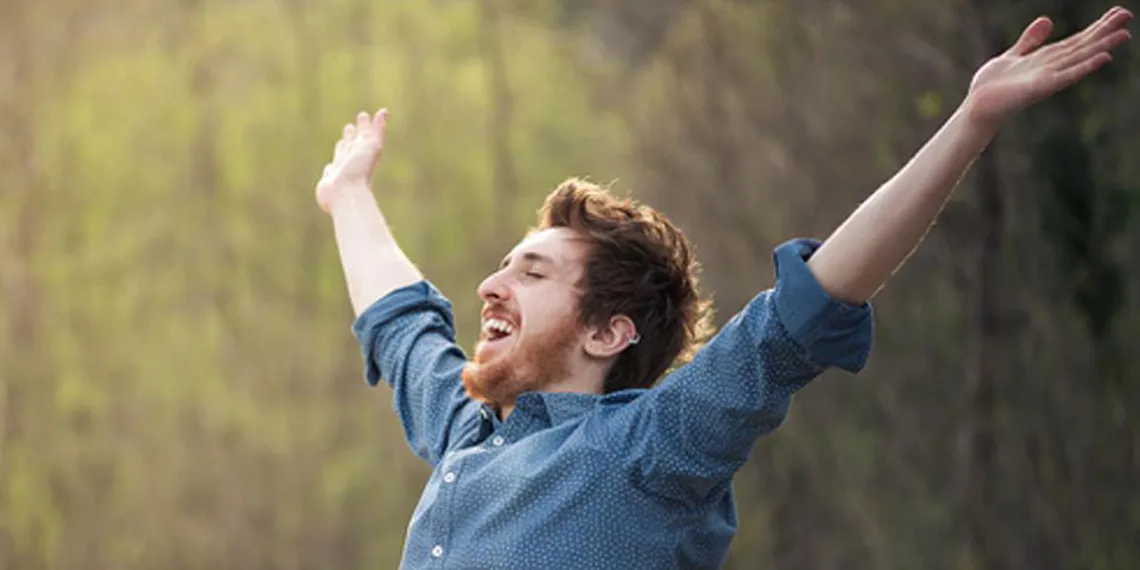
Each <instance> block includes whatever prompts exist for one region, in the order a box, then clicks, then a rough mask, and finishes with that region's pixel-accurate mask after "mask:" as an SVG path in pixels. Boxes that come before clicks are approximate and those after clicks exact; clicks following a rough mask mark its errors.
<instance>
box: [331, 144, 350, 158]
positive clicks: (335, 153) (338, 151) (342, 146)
mask: <svg viewBox="0 0 1140 570" xmlns="http://www.w3.org/2000/svg"><path fill="white" fill-rule="evenodd" d="M346 148H348V141H347V140H345V139H340V140H339V141H337V143H336V150H334V151H333V157H334V158H336V157H339V156H340V155H341V154H342V153H343V152H344V149H346Z"/></svg>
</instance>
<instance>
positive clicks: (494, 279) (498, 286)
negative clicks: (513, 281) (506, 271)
mask: <svg viewBox="0 0 1140 570" xmlns="http://www.w3.org/2000/svg"><path fill="white" fill-rule="evenodd" d="M503 277H504V276H503V274H502V272H495V273H492V274H490V275H488V276H487V278H486V279H484V280H483V282H482V283H480V284H479V288H478V289H476V292H477V293H478V294H479V298H480V299H482V300H483V302H485V303H502V302H504V301H506V300H507V299H509V298H510V296H511V290H510V288H509V287H507V284H506V280H505V279H504V278H503Z"/></svg>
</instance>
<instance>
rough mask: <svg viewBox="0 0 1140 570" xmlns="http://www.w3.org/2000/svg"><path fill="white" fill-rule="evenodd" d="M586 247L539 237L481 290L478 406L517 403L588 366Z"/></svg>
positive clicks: (555, 233)
mask: <svg viewBox="0 0 1140 570" xmlns="http://www.w3.org/2000/svg"><path fill="white" fill-rule="evenodd" d="M586 253H587V247H586V244H585V243H584V242H583V241H582V240H580V239H578V238H577V237H576V235H575V233H574V232H573V231H572V230H569V229H566V228H554V229H547V230H542V231H539V232H535V233H533V234H531V235H530V236H528V237H527V238H526V239H524V240H523V241H522V242H520V243H519V244H518V245H517V246H516V247H515V248H514V249H513V250H512V251H511V252H510V253H509V254H508V255H507V257H506V258H504V260H503V264H502V266H501V267H500V269H499V270H498V271H496V272H495V273H493V274H492V275H491V276H489V277H487V279H486V280H484V281H483V283H482V284H480V285H479V289H478V293H479V297H480V298H482V299H483V302H484V308H483V313H482V328H481V330H480V334H479V342H478V344H477V345H476V347H475V354H474V358H473V362H472V363H470V364H468V366H467V367H466V369H465V370H464V371H463V384H464V386H465V387H466V388H467V390H468V392H469V393H470V394H471V395H472V396H473V397H476V398H479V399H483V400H486V401H490V402H493V403H497V404H501V403H513V401H514V399H515V397H516V396H518V394H520V393H521V392H524V391H536V390H541V389H543V388H544V387H546V386H549V385H551V384H555V383H557V382H559V381H562V380H565V379H566V378H568V377H569V376H570V374H572V372H573V370H574V368H575V364H576V362H575V359H580V358H583V351H582V343H583V342H584V341H585V338H586V333H585V332H584V328H583V327H581V326H580V325H579V322H580V321H579V318H578V298H579V292H578V289H577V286H578V284H579V283H580V282H581V279H582V276H583V272H584V270H585V259H586Z"/></svg>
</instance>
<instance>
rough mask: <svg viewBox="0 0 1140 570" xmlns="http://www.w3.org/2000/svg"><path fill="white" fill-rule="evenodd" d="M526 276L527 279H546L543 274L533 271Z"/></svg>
mask: <svg viewBox="0 0 1140 570" xmlns="http://www.w3.org/2000/svg"><path fill="white" fill-rule="evenodd" d="M526 276H527V277H533V278H535V279H542V278H543V277H545V275H543V274H541V273H535V272H533V271H527V272H526Z"/></svg>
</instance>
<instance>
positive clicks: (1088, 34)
mask: <svg viewBox="0 0 1140 570" xmlns="http://www.w3.org/2000/svg"><path fill="white" fill-rule="evenodd" d="M1131 19H1132V13H1131V12H1129V11H1128V10H1125V9H1124V8H1121V7H1114V8H1112V9H1110V10H1108V11H1107V12H1105V14H1104V15H1103V16H1101V18H1100V19H1099V20H1097V21H1096V22H1093V23H1092V24H1091V25H1089V26H1088V27H1087V28H1085V29H1084V30H1082V31H1081V32H1078V33H1076V34H1074V35H1072V36H1070V37H1068V38H1066V39H1064V40H1062V41H1059V42H1055V43H1052V44H1049V45H1046V46H1044V47H1042V44H1043V43H1044V42H1045V40H1046V39H1048V37H1049V34H1050V33H1052V31H1053V22H1052V21H1051V20H1049V18H1045V17H1041V18H1038V19H1036V20H1034V21H1033V23H1031V24H1029V26H1028V27H1026V28H1025V31H1024V32H1022V34H1021V37H1020V38H1019V39H1018V40H1017V43H1015V44H1014V45H1013V46H1012V47H1010V48H1009V49H1008V50H1007V51H1006V52H1005V53H1003V54H1001V55H1000V56H998V57H995V58H993V59H991V60H990V61H988V62H986V64H985V65H983V66H982V67H981V68H980V69H979V70H978V72H977V74H975V75H974V79H973V82H971V84H970V91H969V95H968V96H967V100H968V101H969V103H970V112H971V116H972V117H973V118H975V119H977V120H979V121H981V122H983V123H986V124H991V125H995V126H996V125H999V124H1000V123H1002V122H1003V121H1005V120H1007V119H1009V118H1010V117H1012V116H1013V115H1015V114H1017V113H1018V112H1020V111H1021V110H1023V109H1025V108H1026V107H1028V106H1029V105H1032V104H1033V103H1036V102H1037V101H1040V100H1042V99H1045V98H1046V97H1049V96H1050V95H1053V94H1054V93H1056V92H1058V91H1061V90H1062V89H1065V88H1066V87H1069V86H1071V85H1073V84H1074V83H1076V82H1078V81H1080V80H1081V79H1084V78H1085V77H1087V76H1088V75H1089V74H1091V73H1092V72H1094V71H1096V70H1097V69H1099V68H1100V67H1101V66H1103V65H1104V64H1106V63H1108V62H1109V61H1112V55H1111V54H1110V53H1109V52H1111V51H1112V50H1113V49H1114V48H1116V47H1117V46H1119V45H1120V44H1122V43H1124V42H1125V41H1127V40H1128V39H1129V38H1130V37H1131V35H1130V34H1129V32H1128V30H1126V29H1124V25H1125V24H1127V23H1128V21H1129V20H1131Z"/></svg>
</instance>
